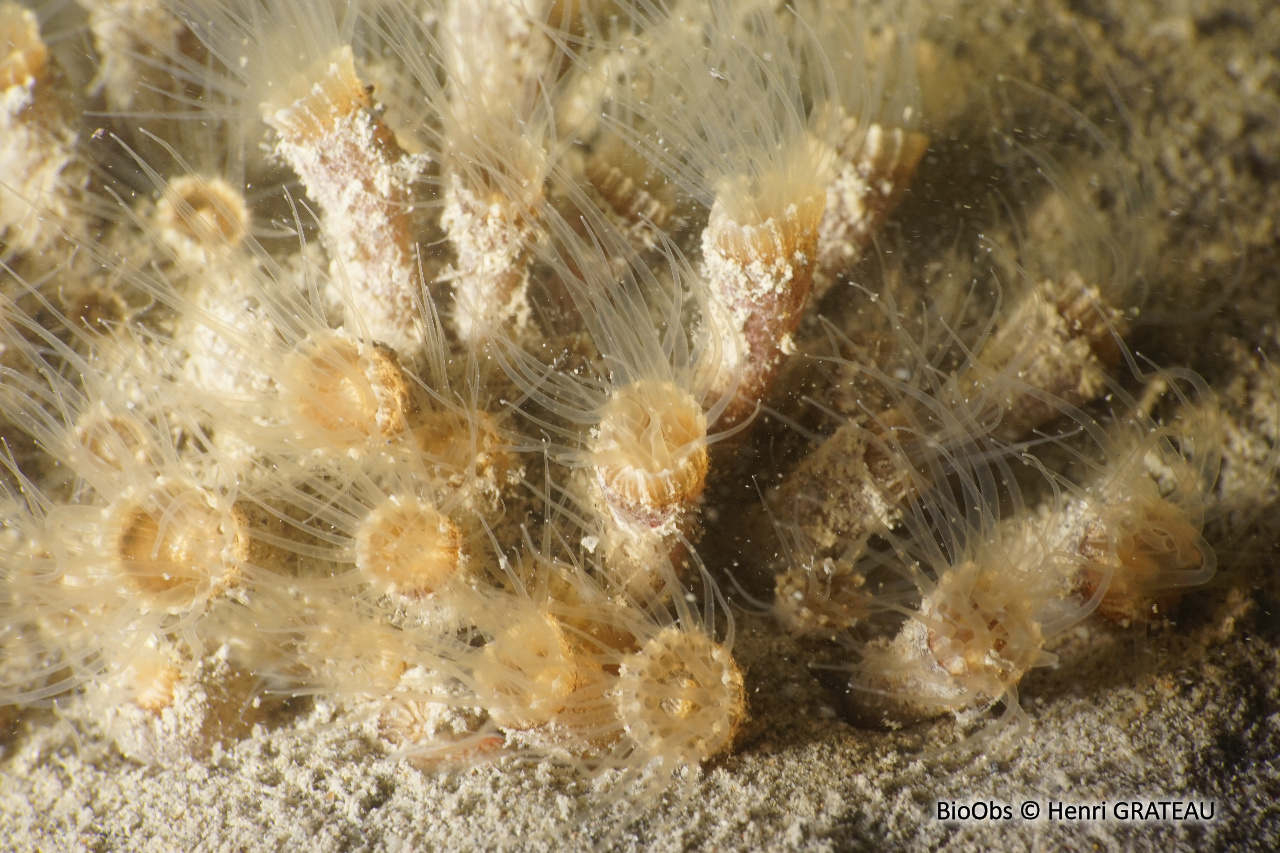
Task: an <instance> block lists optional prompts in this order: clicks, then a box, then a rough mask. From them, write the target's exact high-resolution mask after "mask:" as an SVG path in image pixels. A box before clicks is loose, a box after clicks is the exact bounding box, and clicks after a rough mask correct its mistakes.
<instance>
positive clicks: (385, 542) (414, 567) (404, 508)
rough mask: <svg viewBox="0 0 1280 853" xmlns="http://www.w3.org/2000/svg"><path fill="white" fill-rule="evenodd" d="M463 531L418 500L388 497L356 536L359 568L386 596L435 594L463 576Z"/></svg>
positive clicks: (372, 513) (429, 504)
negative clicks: (451, 580) (458, 576)
mask: <svg viewBox="0 0 1280 853" xmlns="http://www.w3.org/2000/svg"><path fill="white" fill-rule="evenodd" d="M462 559H463V558H462V533H461V531H459V530H458V527H457V525H455V524H454V523H453V522H452V521H451V520H450V519H449V517H448V516H446V515H444V514H443V513H441V512H440V511H439V510H438V509H436V507H435V506H434V505H433V504H431V503H429V502H427V501H423V500H419V499H418V498H415V497H412V496H410V497H407V498H396V497H392V498H388V499H387V500H386V501H384V502H383V503H382V504H381V505H380V506H378V507H377V508H376V509H374V510H373V512H371V513H369V516H368V518H366V519H365V520H364V522H363V523H361V525H360V529H359V530H358V531H357V532H356V567H357V568H358V569H359V570H360V571H361V572H363V573H364V574H365V576H366V577H368V578H369V579H370V580H371V581H372V582H373V583H374V584H375V585H377V586H380V587H382V588H383V589H384V590H385V591H386V592H393V593H397V592H398V593H400V594H402V595H408V596H414V597H418V596H424V595H430V594H431V593H433V592H435V591H436V590H438V589H440V588H441V587H443V586H444V585H445V584H447V583H448V582H449V580H450V579H451V578H452V577H453V576H454V575H455V574H456V573H457V571H458V569H459V567H460V565H461V563H462Z"/></svg>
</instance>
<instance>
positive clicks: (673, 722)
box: [614, 627, 747, 762]
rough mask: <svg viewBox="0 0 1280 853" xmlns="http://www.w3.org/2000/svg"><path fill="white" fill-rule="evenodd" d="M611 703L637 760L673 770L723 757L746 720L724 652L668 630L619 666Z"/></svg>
mask: <svg viewBox="0 0 1280 853" xmlns="http://www.w3.org/2000/svg"><path fill="white" fill-rule="evenodd" d="M614 701H615V703H616V706H617V709H618V717H619V719H621V720H622V723H623V726H624V728H625V729H626V732H627V735H628V737H630V738H631V740H632V741H633V742H634V743H635V744H636V747H637V748H638V749H639V750H640V751H641V752H642V753H646V754H649V755H652V756H654V757H661V758H664V759H675V761H676V762H696V761H702V760H704V759H707V758H710V757H712V756H713V755H717V754H718V753H720V752H723V751H724V750H725V749H727V748H728V747H729V746H730V744H731V743H732V742H733V737H734V735H735V734H736V733H737V731H738V727H739V726H740V725H741V724H742V722H743V721H744V720H745V719H746V713H747V705H746V702H747V699H746V692H745V690H744V688H743V682H742V671H741V670H740V669H738V665H737V663H735V662H734V660H733V656H732V655H731V654H730V653H729V650H728V649H726V648H725V647H724V646H721V645H719V644H718V643H716V642H714V641H713V640H711V639H710V638H708V637H707V636H705V635H704V634H701V633H699V632H697V631H684V630H681V629H680V628H675V627H669V628H663V629H662V630H661V631H660V632H659V633H658V635H657V636H655V637H654V638H653V639H651V640H649V641H648V642H647V643H645V644H644V648H642V649H641V650H640V651H639V652H636V653H635V654H632V655H628V656H627V657H626V658H625V659H624V660H623V662H622V666H621V668H620V670H619V673H618V685H617V688H616V690H615V691H614Z"/></svg>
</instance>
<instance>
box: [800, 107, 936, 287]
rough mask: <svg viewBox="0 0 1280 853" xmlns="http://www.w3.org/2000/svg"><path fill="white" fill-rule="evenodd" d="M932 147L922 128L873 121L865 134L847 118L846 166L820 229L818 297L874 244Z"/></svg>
mask: <svg viewBox="0 0 1280 853" xmlns="http://www.w3.org/2000/svg"><path fill="white" fill-rule="evenodd" d="M928 147H929V139H928V137H926V136H924V135H923V134H921V133H916V132H913V131H908V130H903V129H901V128H885V127H882V126H881V125H879V124H872V125H869V126H868V127H867V129H866V134H865V135H863V134H861V133H859V129H858V124H857V122H856V120H854V119H852V118H847V117H846V118H845V119H844V120H843V122H842V124H841V139H840V142H839V144H838V145H837V146H836V151H835V159H836V161H837V163H838V164H839V168H840V171H839V174H837V175H836V177H835V179H834V180H832V181H831V183H830V184H829V185H828V186H827V190H826V193H827V204H826V212H825V213H824V215H823V217H822V224H821V226H820V227H819V229H818V231H819V237H818V246H817V253H818V261H817V268H816V269H815V271H814V281H813V299H814V300H817V299H821V298H822V296H823V294H825V293H826V292H827V291H828V290H829V289H830V288H831V285H832V284H834V283H835V281H836V279H837V278H838V277H839V276H840V275H841V274H843V273H845V272H846V271H847V270H848V269H849V268H850V267H851V266H852V265H853V264H855V263H857V262H858V260H859V258H861V257H862V252H863V251H864V250H865V249H866V248H867V247H868V246H869V245H871V241H872V240H874V239H875V237H876V234H877V233H878V232H879V231H880V229H881V228H882V227H883V225H884V222H885V220H886V219H887V218H888V217H889V215H890V214H891V213H892V212H893V209H894V208H895V207H897V205H898V202H899V201H900V200H901V198H902V195H903V193H904V192H905V191H906V188H907V185H908V184H909V183H910V182H911V178H912V176H913V175H914V174H915V171H916V167H917V166H919V164H920V160H921V158H923V157H924V153H925V150H926V149H928Z"/></svg>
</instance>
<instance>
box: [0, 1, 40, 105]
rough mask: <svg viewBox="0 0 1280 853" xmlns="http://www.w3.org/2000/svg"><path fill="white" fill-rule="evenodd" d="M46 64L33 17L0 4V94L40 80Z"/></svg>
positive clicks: (10, 4) (5, 4) (11, 6)
mask: <svg viewBox="0 0 1280 853" xmlns="http://www.w3.org/2000/svg"><path fill="white" fill-rule="evenodd" d="M48 63H49V50H48V48H46V47H45V45H44V41H43V40H42V39H41V38H40V22H39V20H37V18H36V15H35V13H34V12H32V11H31V10H30V9H24V8H23V7H22V6H19V5H18V4H17V3H3V4H0V92H3V91H4V90H5V89H8V88H9V87H11V86H29V85H31V84H32V83H33V82H36V81H38V80H40V79H42V78H43V77H44V74H45V70H46V68H47V67H48Z"/></svg>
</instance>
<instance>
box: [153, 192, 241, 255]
mask: <svg viewBox="0 0 1280 853" xmlns="http://www.w3.org/2000/svg"><path fill="white" fill-rule="evenodd" d="M156 222H157V224H158V225H159V226H160V233H161V235H162V236H163V237H164V238H165V240H166V241H167V242H169V243H170V244H174V243H177V244H179V245H185V244H187V243H195V244H197V245H200V246H203V247H205V248H216V247H219V246H226V247H234V246H238V245H239V244H240V241H241V240H243V239H244V237H245V234H247V233H248V231H249V207H248V205H247V204H245V200H244V196H243V195H242V194H241V193H240V192H239V191H237V190H236V189H235V188H234V187H233V186H231V185H230V184H229V183H227V182H226V181H224V180H223V179H222V178H216V177H215V178H200V177H197V176H195V175H183V176H182V177H179V178H174V179H173V180H172V181H170V182H169V186H168V187H167V188H166V189H165V191H164V195H163V196H162V197H161V198H160V201H159V203H158V204H157V205H156Z"/></svg>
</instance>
